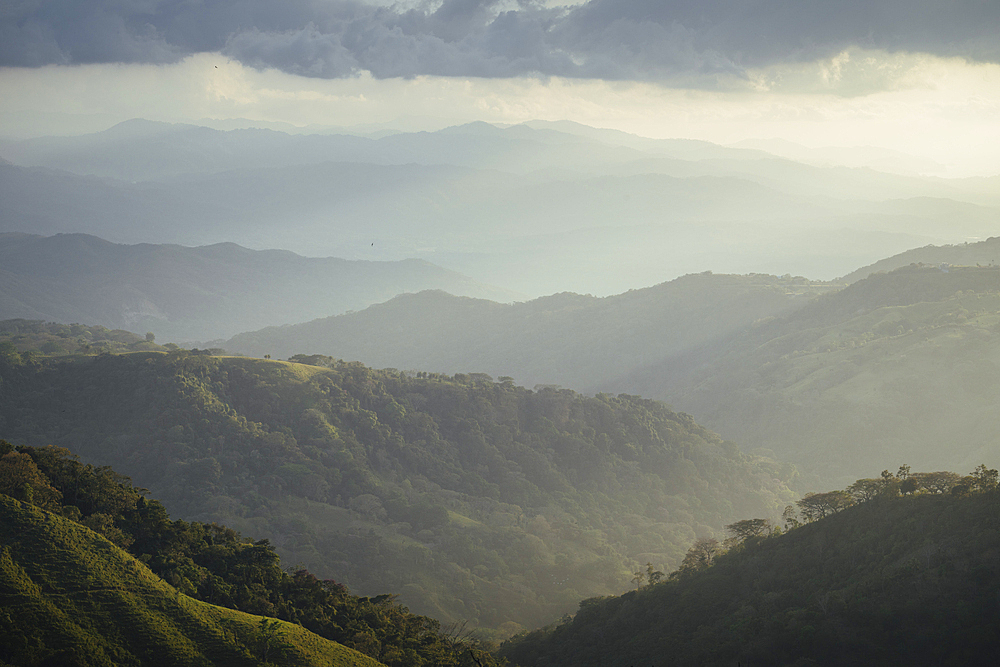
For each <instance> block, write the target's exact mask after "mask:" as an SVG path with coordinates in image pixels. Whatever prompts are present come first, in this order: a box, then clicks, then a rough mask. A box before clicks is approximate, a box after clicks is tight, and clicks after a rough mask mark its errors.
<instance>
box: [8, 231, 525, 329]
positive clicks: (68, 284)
mask: <svg viewBox="0 0 1000 667" xmlns="http://www.w3.org/2000/svg"><path fill="white" fill-rule="evenodd" d="M0 276H2V277H3V280H2V281H0V319H12V318H24V319H45V320H51V321H56V322H62V323H67V324H68V323H74V322H94V323H96V324H100V325H103V326H107V327H109V328H113V329H116V328H120V329H127V330H134V331H139V332H140V333H144V332H146V331H152V332H153V333H154V334H156V335H157V336H159V337H160V339H161V341H163V342H167V341H169V340H173V341H175V342H179V341H190V340H194V341H207V340H211V339H216V338H221V337H224V336H227V335H232V334H233V333H236V332H238V331H245V330H247V329H249V328H255V327H259V326H262V325H267V324H277V323H293V322H297V321H298V322H301V321H308V320H310V319H313V318H315V317H319V316H326V315H329V314H331V313H337V312H344V311H347V310H356V309H361V308H364V307H366V306H368V305H370V304H372V303H378V302H381V301H385V300H386V299H389V298H392V297H393V296H396V295H397V294H400V293H402V292H406V291H410V290H420V289H427V288H437V289H444V290H448V291H450V292H453V293H456V294H468V295H474V296H480V297H491V298H497V299H501V300H509V299H513V298H516V297H517V295H516V294H514V293H511V292H505V291H504V290H500V289H497V288H491V287H489V286H486V285H481V284H479V283H476V282H475V281H473V280H471V279H470V278H467V277H466V276H463V275H461V274H458V273H456V272H454V271H447V270H445V269H442V268H440V267H437V266H434V265H432V264H430V263H428V262H425V261H423V260H417V259H411V260H404V261H400V262H372V261H348V260H343V259H336V258H310V257H302V256H299V255H296V254H294V253H292V252H289V251H285V250H267V251H256V250H250V249H247V248H244V247H241V246H238V245H236V244H234V243H220V244H215V245H211V246H202V247H195V248H190V247H183V246H179V245H155V244H139V245H122V244H115V243H110V242H108V241H104V240H102V239H99V238H97V237H95V236H89V235H86V234H62V235H55V236H49V237H42V236H35V235H30V234H0Z"/></svg>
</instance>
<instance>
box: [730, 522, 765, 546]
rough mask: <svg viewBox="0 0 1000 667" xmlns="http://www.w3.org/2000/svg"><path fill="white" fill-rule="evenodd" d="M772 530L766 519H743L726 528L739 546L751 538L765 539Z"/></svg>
mask: <svg viewBox="0 0 1000 667" xmlns="http://www.w3.org/2000/svg"><path fill="white" fill-rule="evenodd" d="M774 528H775V526H774V525H773V524H772V523H771V522H770V521H769V520H768V519H743V520H742V521H737V522H736V523H731V524H729V525H728V526H726V530H727V531H728V532H729V534H730V535H732V539H733V541H734V542H735V543H736V544H741V543H743V542H745V541H746V540H748V539H750V538H752V537H767V536H768V535H770V534H771V533H773V532H774Z"/></svg>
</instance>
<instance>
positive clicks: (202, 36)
mask: <svg viewBox="0 0 1000 667" xmlns="http://www.w3.org/2000/svg"><path fill="white" fill-rule="evenodd" d="M134 117H145V118H150V119H155V120H168V121H176V122H197V121H199V120H201V119H205V118H210V119H225V118H247V119H251V120H254V121H259V122H265V121H266V122H281V123H289V124H292V125H296V126H309V125H318V126H357V125H364V126H372V127H373V128H375V127H381V126H393V127H398V128H400V129H407V130H414V129H438V128H440V127H444V126H447V125H451V124H456V123H461V122H469V121H472V120H485V121H488V122H495V123H518V122H523V121H527V120H533V119H542V120H574V121H577V122H581V123H585V124H588V125H593V126H597V127H613V128H617V129H621V130H625V131H628V132H634V133H636V134H641V135H644V136H651V137H657V138H667V137H685V138H699V139H707V140H710V141H715V142H719V143H733V142H737V141H741V140H745V139H752V138H760V139H769V138H781V139H785V140H789V141H794V142H797V143H801V144H803V145H806V146H814V147H819V146H860V145H872V146H881V147H885V148H890V149H893V150H897V151H902V152H906V153H910V154H913V155H916V156H920V157H922V158H928V159H930V160H933V161H936V163H937V164H939V165H940V166H941V169H940V173H941V174H942V175H950V176H966V175H992V174H997V173H1000V167H998V166H997V165H1000V2H996V0H960V1H958V2H948V3H944V2H940V0H933V1H931V0H865V1H864V2H862V1H860V0H701V1H700V2H677V1H672V0H590V1H589V2H579V3H576V4H570V5H562V4H560V3H558V2H557V1H552V0H550V1H548V2H533V1H530V0H520V1H519V0H502V1H493V0H447V1H445V2H440V1H437V2H430V3H427V2H422V1H420V0H410V1H408V2H402V3H390V2H357V1H353V2H345V1H342V0H285V1H283V2H272V1H266V0H4V2H3V3H2V4H0V136H7V137H21V136H29V135H33V134H35V135H36V134H43V133H73V132H79V131H94V130H99V129H103V128H105V127H108V126H110V125H111V124H113V123H115V122H119V121H121V120H126V119H128V118H134Z"/></svg>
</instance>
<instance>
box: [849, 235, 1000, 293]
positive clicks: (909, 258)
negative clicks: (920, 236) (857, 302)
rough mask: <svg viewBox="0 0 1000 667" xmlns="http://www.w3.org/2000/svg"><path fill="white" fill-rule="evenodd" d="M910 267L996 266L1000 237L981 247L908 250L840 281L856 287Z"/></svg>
mask: <svg viewBox="0 0 1000 667" xmlns="http://www.w3.org/2000/svg"><path fill="white" fill-rule="evenodd" d="M910 264H928V265H939V264H954V265H957V266H973V265H981V266H996V265H998V264H1000V236H992V237H990V238H988V239H986V240H985V241H979V242H978V243H962V244H956V245H945V246H935V245H929V246H924V247H922V248H914V249H912V250H907V251H906V252H902V253H900V254H898V255H893V256H892V257H887V258H885V259H883V260H880V261H878V262H875V263H874V264H869V265H868V266H864V267H862V268H860V269H858V270H857V271H852V272H851V273H848V274H847V275H846V276H844V277H843V278H842V279H841V280H843V281H844V282H846V283H853V282H855V281H857V280H861V279H863V278H867V277H868V276H870V275H871V274H873V273H878V272H880V271H893V270H895V269H898V268H901V267H904V266H908V265H910Z"/></svg>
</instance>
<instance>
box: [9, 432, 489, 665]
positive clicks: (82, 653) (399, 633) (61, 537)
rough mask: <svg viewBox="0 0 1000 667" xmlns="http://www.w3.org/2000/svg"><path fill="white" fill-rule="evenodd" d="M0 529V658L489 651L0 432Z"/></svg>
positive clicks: (395, 660)
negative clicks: (175, 515)
mask: <svg viewBox="0 0 1000 667" xmlns="http://www.w3.org/2000/svg"><path fill="white" fill-rule="evenodd" d="M71 522H72V523H71ZM67 524H70V525H67ZM91 531H94V532H96V533H99V534H100V535H102V536H103V538H105V539H102V538H97V537H96V536H95V535H94V534H93V533H92V532H91ZM0 536H2V538H3V540H2V542H3V545H4V546H3V547H2V550H0V599H2V600H3V609H2V611H0V619H2V621H3V622H2V623H0V664H5V663H11V664H14V665H19V666H21V667H30V666H33V665H48V664H60V665H128V664H134V665H138V664H144V665H145V664H162V665H179V664H205V663H206V662H208V661H209V660H210V661H211V663H212V664H219V665H250V664H257V665H260V664H285V665H290V664H294V665H330V664H334V665H343V666H345V667H346V666H347V665H362V664H364V665H367V664H371V665H374V664H384V665H389V666H393V667H419V666H420V665H435V666H437V665H454V666H460V665H462V666H466V665H467V666H469V667H472V666H473V665H478V666H479V667H483V666H484V665H490V664H494V661H493V659H492V657H491V656H490V655H489V653H488V652H486V651H484V650H483V648H482V647H480V646H479V645H478V644H477V642H475V641H472V640H470V639H469V638H468V637H461V636H459V633H458V632H450V633H448V632H443V631H442V629H441V627H440V624H439V623H438V622H437V621H435V620H433V619H430V618H426V617H422V616H416V615H413V614H410V613H409V612H408V610H407V609H406V608H405V607H402V606H400V605H398V604H397V603H395V602H394V600H393V596H390V595H382V596H378V597H375V598H367V597H364V598H359V597H357V596H354V595H351V594H350V593H349V592H348V590H347V588H346V587H345V586H344V585H343V584H341V583H338V582H335V581H329V580H327V581H321V580H319V579H317V578H316V577H315V576H313V575H312V574H310V573H309V572H308V571H306V570H304V569H295V568H289V569H287V570H283V569H282V568H281V564H280V562H279V558H278V555H277V554H276V553H275V552H274V549H273V547H271V545H270V544H269V543H268V541H267V540H259V541H253V540H249V539H245V538H243V537H241V536H240V535H239V534H238V533H237V532H236V531H234V530H232V529H230V528H227V527H225V526H220V525H218V524H204V523H199V522H191V523H188V522H185V521H180V520H177V521H171V520H170V518H169V516H168V515H167V512H166V509H165V508H164V506H163V505H162V504H161V503H159V502H158V501H156V500H151V499H149V498H147V497H146V493H145V490H144V489H139V488H136V487H135V486H133V485H132V483H131V480H129V479H128V478H127V477H125V476H123V475H120V474H118V473H117V472H115V471H114V470H113V469H111V468H109V467H95V466H93V465H90V464H83V463H81V462H80V461H79V460H78V459H77V458H76V457H75V456H72V455H71V454H70V452H69V451H68V450H65V449H62V448H56V447H42V448H36V447H29V446H20V447H17V448H14V447H13V446H12V445H10V444H9V443H7V442H5V441H2V440H0ZM116 547H117V548H116ZM120 550H125V551H126V552H127V553H128V554H131V556H132V557H134V559H135V560H132V559H131V558H128V557H127V556H126V554H124V553H122V552H121V551H120ZM154 575H155V576H154ZM168 584H169V585H168ZM194 601H201V602H202V604H197V603H195V602H194ZM210 605H215V606H221V607H224V608H226V609H231V610H238V611H240V612H244V613H243V614H227V613H224V612H222V611H221V610H219V609H217V608H213V607H211V606H210ZM247 614H253V615H257V616H262V617H264V618H252V617H248V616H247ZM268 617H269V618H271V619H282V620H283V621H287V623H277V622H275V621H273V620H272V621H269V620H268ZM40 630H41V631H40ZM305 630H308V631H311V632H312V633H315V635H319V636H320V637H323V638H325V639H327V640H332V641H331V642H329V643H328V644H325V643H323V642H322V641H320V640H319V637H315V636H310V635H309V634H308V633H307V632H305ZM332 642H337V643H339V644H342V645H344V646H347V647H350V648H351V649H353V650H354V651H357V652H359V653H361V654H364V655H367V656H370V657H371V658H373V660H371V661H366V660H364V659H363V658H362V657H361V656H358V654H357V653H354V652H353V651H346V650H344V649H343V648H342V647H338V646H337V645H336V644H333V643H332ZM376 660H377V661H378V662H377V663H376Z"/></svg>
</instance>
